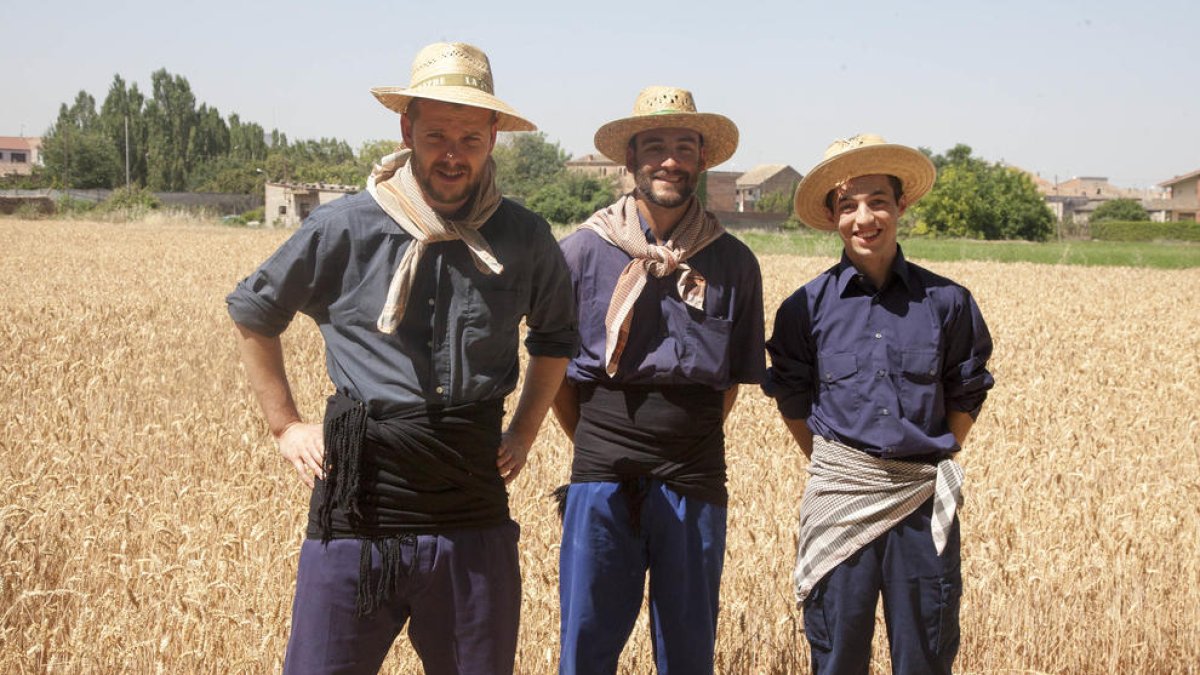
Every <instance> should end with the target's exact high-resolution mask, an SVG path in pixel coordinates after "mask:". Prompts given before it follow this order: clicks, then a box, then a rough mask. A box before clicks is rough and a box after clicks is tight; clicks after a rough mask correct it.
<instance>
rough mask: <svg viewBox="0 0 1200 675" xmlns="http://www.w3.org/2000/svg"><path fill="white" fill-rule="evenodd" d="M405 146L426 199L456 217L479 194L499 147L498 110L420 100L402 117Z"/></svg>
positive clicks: (445, 213)
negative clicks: (476, 190)
mask: <svg viewBox="0 0 1200 675" xmlns="http://www.w3.org/2000/svg"><path fill="white" fill-rule="evenodd" d="M400 131H401V133H402V134H403V136H404V144H405V145H407V146H408V147H410V148H412V153H413V154H412V157H411V158H410V159H409V161H410V162H412V168H413V175H414V176H415V177H416V179H417V184H418V185H420V186H421V191H422V192H423V193H424V194H425V201H426V203H428V204H429V206H430V207H431V208H433V210H434V211H437V212H438V213H439V214H441V215H443V216H449V215H453V214H454V213H455V212H456V211H458V210H459V209H460V208H462V206H463V204H466V203H467V200H468V199H469V198H470V197H471V195H472V194H474V193H475V188H476V187H477V186H478V185H479V181H480V178H481V176H482V174H483V168H484V166H485V165H486V164H487V160H488V158H489V157H490V156H491V154H492V147H494V146H495V145H496V122H495V114H494V113H492V111H490V110H485V109H483V108H475V107H471V106H464V105H456V104H453V103H442V102H441V101H431V100H427V99H424V100H416V101H413V102H411V103H410V104H409V107H408V112H407V113H405V114H404V115H403V116H401V118H400Z"/></svg>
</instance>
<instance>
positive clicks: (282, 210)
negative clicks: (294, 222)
mask: <svg viewBox="0 0 1200 675" xmlns="http://www.w3.org/2000/svg"><path fill="white" fill-rule="evenodd" d="M279 215H281V216H286V215H287V205H286V204H280V205H279Z"/></svg>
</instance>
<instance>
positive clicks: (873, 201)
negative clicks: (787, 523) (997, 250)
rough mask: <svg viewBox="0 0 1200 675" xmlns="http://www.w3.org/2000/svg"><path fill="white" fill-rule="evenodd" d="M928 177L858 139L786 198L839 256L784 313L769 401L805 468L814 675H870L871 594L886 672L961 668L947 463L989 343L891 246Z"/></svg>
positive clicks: (956, 498) (971, 317) (914, 156)
mask: <svg viewBox="0 0 1200 675" xmlns="http://www.w3.org/2000/svg"><path fill="white" fill-rule="evenodd" d="M934 177H935V170H934V167H933V164H932V163H931V162H930V161H929V159H928V158H926V157H925V155H923V154H922V153H920V152H919V151H917V150H914V149H912V148H908V147H904V146H901V145H894V144H889V143H886V142H884V140H883V139H882V138H880V137H878V136H873V135H860V136H855V137H854V138H851V139H849V140H846V141H836V142H835V143H833V144H832V145H831V146H829V149H828V150H827V151H826V153H825V160H824V161H823V162H821V163H820V164H818V165H817V166H816V167H815V168H814V169H813V170H812V171H811V172H809V174H808V175H807V176H805V177H804V180H802V181H801V182H800V185H799V186H797V188H796V197H795V209H796V215H797V216H798V217H799V218H800V220H802V221H803V222H804V223H806V224H808V225H809V226H810V227H813V228H815V229H819V230H836V231H837V232H838V234H839V235H840V236H841V238H842V243H843V248H844V250H843V253H842V259H841V261H840V262H838V264H836V265H834V266H833V267H831V268H830V269H828V270H826V271H825V272H824V273H822V274H821V275H820V276H818V277H817V278H816V279H814V280H812V281H811V282H809V283H808V284H806V285H805V286H803V287H802V288H800V290H798V291H796V293H794V294H793V295H792V296H791V297H790V298H788V299H787V300H785V301H784V303H783V305H782V306H780V308H779V312H778V313H777V314H776V316H775V329H774V334H773V335H772V336H771V339H770V341H769V342H768V343H767V351H768V353H769V354H770V356H771V368H770V370H769V371H768V374H767V381H766V383H765V384H764V385H763V389H764V390H765V391H766V393H767V394H768V395H770V396H772V397H774V398H775V399H776V403H777V404H778V406H779V411H780V413H782V415H783V420H784V422H785V423H786V424H787V427H788V429H789V430H790V431H791V432H792V435H793V436H794V437H795V439H796V441H797V443H799V445H800V448H801V450H802V451H803V452H804V454H805V456H807V457H809V459H810V460H811V463H810V466H809V473H810V474H812V478H810V479H809V481H808V485H807V487H806V488H805V492H804V500H803V503H802V504H801V507H800V552H799V561H798V563H797V566H796V572H795V582H796V594H797V599H798V601H799V602H800V603H802V605H803V608H804V626H805V635H806V637H807V638H808V642H809V646H810V647H811V650H812V665H813V670H814V671H815V672H817V673H859V672H863V673H865V672H867V669H868V665H869V659H870V655H871V639H872V634H873V632H874V627H875V606H876V604H877V602H878V599H879V596H880V594H882V596H883V607H884V617H885V620H886V623H887V629H888V638H889V640H890V644H891V656H892V670H893V672H896V673H949V672H950V667H951V665H952V663H953V662H954V656H955V654H956V653H957V651H958V643H959V628H958V606H959V597H960V595H961V593H962V578H961V573H960V568H959V533H958V519H957V517H956V516H955V509H956V508H957V506H958V505H959V504H960V502H961V495H960V491H959V489H960V487H961V484H962V469H961V468H960V467H959V466H958V464H957V463H955V462H954V460H953V459H952V458H953V456H954V453H956V452H958V451H959V449H960V448H961V447H962V444H963V442H964V441H965V440H966V437H967V432H968V431H969V430H970V428H971V425H972V423H973V422H974V420H975V418H976V416H977V415H978V414H979V410H980V407H981V406H982V405H983V401H984V399H985V398H986V397H987V391H988V389H990V388H991V387H992V376H991V374H989V373H988V371H987V361H988V358H989V357H990V356H991V353H992V340H991V337H990V335H989V334H988V329H987V325H986V324H984V321H983V317H982V316H981V315H980V312H979V307H977V306H976V304H975V301H974V299H972V297H971V294H970V293H969V292H968V291H967V289H965V288H963V287H962V286H959V285H958V284H955V283H954V282H952V281H950V280H948V279H946V278H944V277H940V276H938V275H936V274H934V273H932V272H930V271H928V270H926V269H924V268H922V267H919V266H917V265H915V264H913V263H911V262H908V261H907V260H905V258H904V254H903V252H902V251H901V250H900V246H899V244H897V242H896V228H897V225H898V224H899V219H900V216H901V215H903V214H904V212H905V210H906V209H907V208H908V207H909V206H911V205H912V204H914V203H915V202H916V201H917V200H918V199H920V198H921V197H922V196H923V195H924V194H925V193H926V192H928V191H929V189H930V187H932V185H933V181H934Z"/></svg>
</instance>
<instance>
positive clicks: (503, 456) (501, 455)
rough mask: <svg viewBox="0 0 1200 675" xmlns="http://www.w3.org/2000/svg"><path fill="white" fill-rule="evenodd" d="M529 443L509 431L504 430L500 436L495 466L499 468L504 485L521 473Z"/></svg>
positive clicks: (527, 456)
mask: <svg viewBox="0 0 1200 675" xmlns="http://www.w3.org/2000/svg"><path fill="white" fill-rule="evenodd" d="M530 445H531V442H530V441H527V440H523V439H521V438H519V437H518V436H517V434H514V433H513V432H511V431H506V432H504V435H503V436H501V437H500V449H499V450H497V451H496V468H497V469H499V470H500V476H501V477H502V478H504V484H505V485H508V484H509V483H511V482H513V479H515V478H516V477H517V476H518V475H519V474H520V473H521V469H524V468H525V462H526V460H528V459H529V446H530Z"/></svg>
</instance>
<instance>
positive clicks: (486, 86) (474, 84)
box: [409, 73, 493, 94]
mask: <svg viewBox="0 0 1200 675" xmlns="http://www.w3.org/2000/svg"><path fill="white" fill-rule="evenodd" d="M428 87H470V88H472V89H478V90H479V91H482V92H484V93H487V94H491V93H493V92H492V85H491V83H490V82H488V81H487V80H486V79H484V78H482V77H476V76H474V75H466V74H463V73H451V74H449V75H434V76H433V77H427V78H425V79H424V80H421V81H420V82H417V83H416V84H413V85H412V86H410V87H409V89H425V88H428Z"/></svg>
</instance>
